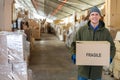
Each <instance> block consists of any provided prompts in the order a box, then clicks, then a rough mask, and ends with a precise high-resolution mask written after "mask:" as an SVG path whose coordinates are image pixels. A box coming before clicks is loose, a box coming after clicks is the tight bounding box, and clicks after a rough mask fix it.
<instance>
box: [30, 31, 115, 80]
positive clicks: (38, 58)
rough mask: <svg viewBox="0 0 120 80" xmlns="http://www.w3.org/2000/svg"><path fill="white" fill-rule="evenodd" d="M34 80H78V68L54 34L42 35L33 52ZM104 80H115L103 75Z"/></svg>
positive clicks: (31, 66)
mask: <svg viewBox="0 0 120 80" xmlns="http://www.w3.org/2000/svg"><path fill="white" fill-rule="evenodd" d="M29 68H31V69H32V73H33V80H77V66H76V65H75V64H73V63H72V61H71V56H70V53H69V51H68V49H67V47H66V46H65V44H64V42H63V41H60V40H58V38H57V37H56V36H54V35H52V34H45V33H44V34H42V35H41V40H40V41H35V44H34V49H33V50H32V51H31V56H30V65H29ZM103 80H114V79H113V78H111V77H110V76H109V75H104V74H103Z"/></svg>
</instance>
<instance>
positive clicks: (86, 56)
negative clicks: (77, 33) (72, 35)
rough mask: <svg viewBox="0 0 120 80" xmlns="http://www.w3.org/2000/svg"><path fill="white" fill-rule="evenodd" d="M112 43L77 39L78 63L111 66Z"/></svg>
mask: <svg viewBox="0 0 120 80" xmlns="http://www.w3.org/2000/svg"><path fill="white" fill-rule="evenodd" d="M109 60H110V43H109V42H107V41H77V42H76V64H77V65H91V66H109Z"/></svg>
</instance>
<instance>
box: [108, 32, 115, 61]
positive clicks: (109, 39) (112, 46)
mask: <svg viewBox="0 0 120 80" xmlns="http://www.w3.org/2000/svg"><path fill="white" fill-rule="evenodd" d="M107 40H108V41H109V42H110V57H111V58H112V59H113V57H114V56H115V52H116V47H115V43H114V41H113V38H112V36H111V34H110V32H109V31H108V35H107Z"/></svg>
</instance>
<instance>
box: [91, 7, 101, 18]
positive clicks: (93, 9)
mask: <svg viewBox="0 0 120 80" xmlns="http://www.w3.org/2000/svg"><path fill="white" fill-rule="evenodd" d="M92 12H98V13H99V15H100V16H101V12H100V10H99V9H98V8H97V7H96V6H94V7H92V8H91V9H90V11H89V15H90V14H91V13H92Z"/></svg>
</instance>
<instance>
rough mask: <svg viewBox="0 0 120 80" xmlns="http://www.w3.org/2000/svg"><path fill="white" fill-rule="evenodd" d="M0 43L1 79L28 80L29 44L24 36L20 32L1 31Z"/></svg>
mask: <svg viewBox="0 0 120 80" xmlns="http://www.w3.org/2000/svg"><path fill="white" fill-rule="evenodd" d="M0 44H1V45H0V55H1V56H2V57H1V56H0V76H2V80H28V71H27V70H28V69H27V65H28V57H29V53H30V52H29V48H30V46H29V43H27V41H26V36H25V35H24V34H23V33H21V32H1V33H0ZM3 63H4V64H3ZM2 68H3V69H2Z"/></svg>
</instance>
